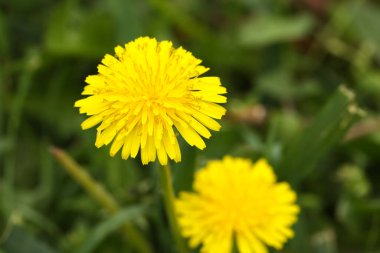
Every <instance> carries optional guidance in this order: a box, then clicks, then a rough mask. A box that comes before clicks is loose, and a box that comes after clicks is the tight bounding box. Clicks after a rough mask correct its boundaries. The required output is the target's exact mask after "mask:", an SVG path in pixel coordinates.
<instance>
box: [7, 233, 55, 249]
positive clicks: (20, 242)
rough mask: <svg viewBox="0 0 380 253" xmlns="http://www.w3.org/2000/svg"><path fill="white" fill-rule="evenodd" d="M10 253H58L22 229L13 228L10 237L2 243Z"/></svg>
mask: <svg viewBox="0 0 380 253" xmlns="http://www.w3.org/2000/svg"><path fill="white" fill-rule="evenodd" d="M2 248H3V249H4V250H5V252H9V253H25V252H28V253H55V252H56V251H55V250H53V249H51V248H50V247H48V246H47V245H46V244H45V243H43V242H41V241H39V240H38V239H37V238H35V237H34V236H33V235H32V234H30V233H28V232H27V231H26V230H24V229H23V228H21V227H13V228H12V231H11V233H10V235H9V236H8V237H7V238H6V239H5V241H4V242H3V243H2Z"/></svg>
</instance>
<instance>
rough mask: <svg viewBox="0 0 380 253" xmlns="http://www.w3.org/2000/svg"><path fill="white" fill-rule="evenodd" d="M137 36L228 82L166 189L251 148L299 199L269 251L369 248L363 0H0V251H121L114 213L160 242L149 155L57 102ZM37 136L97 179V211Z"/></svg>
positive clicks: (377, 175)
mask: <svg viewBox="0 0 380 253" xmlns="http://www.w3.org/2000/svg"><path fill="white" fill-rule="evenodd" d="M143 35H149V36H154V37H157V38H158V39H160V40H163V39H169V40H172V41H173V42H174V44H175V45H176V46H180V45H182V46H183V47H184V48H186V49H188V50H190V51H191V52H193V54H194V55H195V56H196V57H198V58H200V59H203V63H204V65H206V66H208V67H210V68H211V70H210V72H209V75H217V76H220V77H221V79H222V83H223V84H224V85H225V86H226V87H227V89H228V91H229V93H228V104H227V107H228V110H229V112H228V114H227V116H226V117H225V118H224V120H223V122H222V124H223V128H222V130H221V131H220V132H218V133H215V134H214V135H213V137H212V138H211V139H210V140H208V141H207V148H206V150H205V151H202V152H201V151H198V150H194V149H191V148H189V147H187V146H186V145H183V147H182V152H183V154H184V155H183V162H182V163H180V164H173V165H172V167H173V173H174V186H175V190H176V191H177V192H178V191H181V190H189V189H191V182H192V178H193V173H194V171H195V170H196V169H198V168H200V167H201V166H202V165H204V164H205V163H206V161H207V160H209V159H214V158H221V157H222V156H223V155H226V154H230V155H235V156H243V157H249V158H252V159H257V158H258V157H262V156H264V157H266V158H267V159H268V160H269V161H270V162H271V164H272V165H273V166H274V167H275V169H276V171H277V173H278V176H279V179H280V180H287V181H290V182H291V184H292V186H293V187H294V188H295V189H296V190H297V192H298V195H299V200H298V203H299V204H300V206H301V208H302V214H301V217H300V220H299V222H298V223H297V225H296V226H295V229H296V237H295V238H294V239H293V240H291V241H290V242H289V243H288V244H287V245H286V247H285V249H284V251H283V252H294V253H296V252H323V253H336V252H365V253H374V252H380V194H379V193H380V184H379V182H380V171H379V169H380V168H379V167H380V165H379V164H380V155H379V154H380V131H379V129H380V115H379V112H380V111H379V107H380V4H379V2H378V1H375V0H373V1H370V0H335V1H332V0H291V1H289V0H267V1H259V0H212V1H201V0H192V1H190V0H172V1H169V0H168V1H165V0H149V1H140V0H125V1H122V0H95V1H90V0H60V1H53V0H33V1H26V0H12V1H6V0H0V64H1V65H0V252H1V253H24V252H28V253H35V252H38V253H54V252H79V253H84V252H87V253H88V252H105V253H107V252H134V251H133V249H132V248H131V247H130V245H129V244H128V243H127V241H126V240H125V235H124V234H123V232H122V230H121V229H120V227H122V226H123V224H125V223H132V224H133V225H135V226H136V227H137V228H138V229H139V230H141V231H142V232H143V233H144V235H145V236H146V238H147V239H148V240H149V242H150V243H151V244H152V247H153V248H154V249H155V251H156V252H175V248H174V247H173V246H172V245H173V241H172V239H171V237H170V235H169V231H168V226H167V221H166V220H165V216H164V213H163V206H162V202H161V196H160V192H159V190H158V188H157V183H156V182H157V172H156V169H155V166H154V165H151V166H146V167H142V166H141V165H140V163H139V160H128V161H123V160H122V159H120V157H119V156H118V157H115V158H110V157H109V155H108V148H102V149H96V148H95V146H94V139H95V129H92V130H89V131H82V130H81V129H80V123H81V121H82V120H83V116H81V115H79V113H78V111H77V110H76V109H75V108H73V104H74V101H76V100H77V99H79V98H80V97H81V95H80V93H81V91H82V88H83V86H84V85H85V84H84V79H85V77H86V76H87V75H89V74H94V73H96V71H97V70H96V66H97V64H98V63H99V62H100V59H101V58H102V57H103V55H104V54H105V53H112V52H113V47H114V46H115V45H117V44H124V43H126V42H128V41H130V40H133V39H135V38H137V37H138V36H143ZM342 85H345V86H342ZM358 105H360V108H359V106H358ZM51 146H56V147H59V148H62V149H63V150H65V151H66V152H67V153H69V154H70V156H72V157H73V158H74V159H75V160H76V161H77V162H78V163H79V164H81V165H82V166H84V167H85V168H86V170H87V172H88V173H89V174H90V175H91V177H92V178H93V179H94V180H97V181H98V182H99V184H102V185H103V187H104V189H105V190H106V191H108V192H109V193H110V194H111V195H112V196H113V198H114V199H115V200H116V202H117V203H118V205H119V207H118V209H117V210H116V211H114V212H113V214H111V213H110V212H107V210H106V208H104V207H103V206H101V205H100V204H99V203H98V202H97V201H96V200H94V199H93V198H91V197H90V196H89V195H88V194H87V193H86V191H85V190H84V189H83V188H82V187H81V186H80V185H79V184H78V183H76V181H75V180H73V178H72V177H70V175H69V174H68V173H67V172H66V171H65V170H64V169H63V168H64V167H63V166H62V165H60V164H59V163H58V162H57V161H56V160H55V159H54V157H53V156H52V154H51V153H50V152H49V147H51ZM254 187H255V186H254V185H253V186H252V190H254Z"/></svg>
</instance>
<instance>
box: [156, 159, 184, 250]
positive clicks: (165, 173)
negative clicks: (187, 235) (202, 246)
mask: <svg viewBox="0 0 380 253" xmlns="http://www.w3.org/2000/svg"><path fill="white" fill-rule="evenodd" d="M159 176H160V186H161V190H162V194H163V197H164V203H165V210H166V215H167V216H168V220H169V226H170V230H171V232H172V235H173V237H174V239H175V242H176V244H177V250H178V251H177V252H179V253H188V252H189V250H188V248H187V246H186V243H185V241H184V239H183V238H182V236H181V233H180V230H179V226H178V222H177V219H176V215H175V210H174V190H173V184H172V177H171V172H170V167H169V165H160V166H159Z"/></svg>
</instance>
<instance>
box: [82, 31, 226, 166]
mask: <svg viewBox="0 0 380 253" xmlns="http://www.w3.org/2000/svg"><path fill="white" fill-rule="evenodd" d="M115 53H116V56H115V57H114V56H111V55H108V54H107V55H106V56H105V57H104V58H103V60H102V64H99V65H98V72H99V74H97V75H91V76H88V77H87V79H86V83H87V84H88V85H87V86H86V87H85V88H84V91H83V93H82V94H83V95H89V97H87V98H84V99H81V100H79V101H77V102H76V103H75V106H76V107H79V108H80V113H86V114H87V115H88V116H90V117H89V118H88V119H86V120H85V121H84V122H83V123H82V128H83V129H88V128H91V127H93V126H95V125H98V124H99V123H101V124H100V125H99V126H98V127H97V137H96V142H95V145H96V146H97V147H101V146H103V145H108V144H109V143H111V142H112V141H113V143H112V145H111V149H110V155H111V156H114V155H115V154H116V153H117V152H118V151H119V150H120V149H122V152H121V153H122V157H123V159H128V157H130V156H131V157H133V158H134V157H136V156H137V154H138V152H139V150H141V151H140V152H141V160H142V163H143V164H147V163H149V162H152V161H155V160H156V156H157V157H158V160H159V161H160V163H161V164H162V165H165V164H167V161H168V156H169V158H170V159H172V160H174V161H176V162H178V161H180V160H181V152H180V148H179V145H178V141H177V137H176V132H175V131H174V129H173V127H175V129H176V131H178V132H179V133H180V134H181V135H182V137H183V138H184V139H185V141H186V142H187V143H189V144H190V145H191V146H196V147H197V148H199V149H204V148H205V147H206V145H205V142H204V141H203V139H202V138H201V136H202V137H204V138H209V137H210V136H211V133H210V131H209V130H208V129H211V130H214V131H218V130H219V129H220V125H219V123H218V122H217V121H216V120H214V119H220V118H221V117H222V116H223V115H224V114H225V111H226V110H225V109H224V108H223V107H222V106H220V105H218V104H216V103H225V102H226V100H227V99H226V97H225V96H223V95H222V94H225V93H226V89H225V88H224V87H222V86H221V83H220V80H219V78H218V77H199V76H200V75H201V74H203V73H205V72H206V71H208V68H206V67H204V66H202V65H200V63H201V60H199V59H197V58H195V57H194V56H193V55H192V54H191V53H190V52H188V51H186V50H184V49H183V48H181V47H180V48H177V49H175V48H173V45H172V43H171V42H170V41H162V42H157V41H156V39H152V38H148V37H140V38H138V39H136V40H134V41H132V42H129V43H127V44H126V45H125V47H121V46H117V47H116V48H115Z"/></svg>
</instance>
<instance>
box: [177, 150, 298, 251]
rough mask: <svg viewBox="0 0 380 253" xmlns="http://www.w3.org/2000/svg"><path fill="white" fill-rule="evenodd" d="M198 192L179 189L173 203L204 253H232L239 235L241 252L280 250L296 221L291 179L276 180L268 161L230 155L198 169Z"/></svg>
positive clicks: (183, 226)
mask: <svg viewBox="0 0 380 253" xmlns="http://www.w3.org/2000/svg"><path fill="white" fill-rule="evenodd" d="M193 187H194V191H195V193H187V192H181V193H180V196H179V198H178V199H177V200H176V203H175V207H176V213H177V217H178V223H179V226H180V228H181V232H182V234H183V236H184V237H188V238H189V239H190V240H189V243H190V246H191V247H193V248H195V247H197V246H198V245H200V244H203V247H202V250H201V252H202V253H230V252H231V250H232V245H233V240H234V238H235V239H236V243H237V247H238V249H239V252H240V253H266V252H268V250H267V247H266V246H265V244H266V245H269V246H273V247H274V248H276V249H281V248H282V247H283V244H284V243H285V242H286V241H287V240H288V239H289V238H291V237H293V234H294V233H293V231H292V229H291V228H290V227H291V226H292V225H293V224H294V223H295V222H296V220H297V214H298V213H299V207H298V206H297V204H295V201H296V194H295V192H294V191H292V190H291V189H290V186H289V184H288V183H276V176H275V174H274V173H273V170H272V168H271V167H270V165H269V164H268V163H267V162H266V161H265V160H264V159H261V160H259V161H257V162H256V163H254V164H252V162H251V161H250V160H248V159H242V158H233V157H229V156H226V157H224V159H223V160H217V161H211V162H209V163H208V164H207V165H206V167H205V168H203V169H201V170H200V171H198V172H197V173H196V175H195V181H194V185H193Z"/></svg>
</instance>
